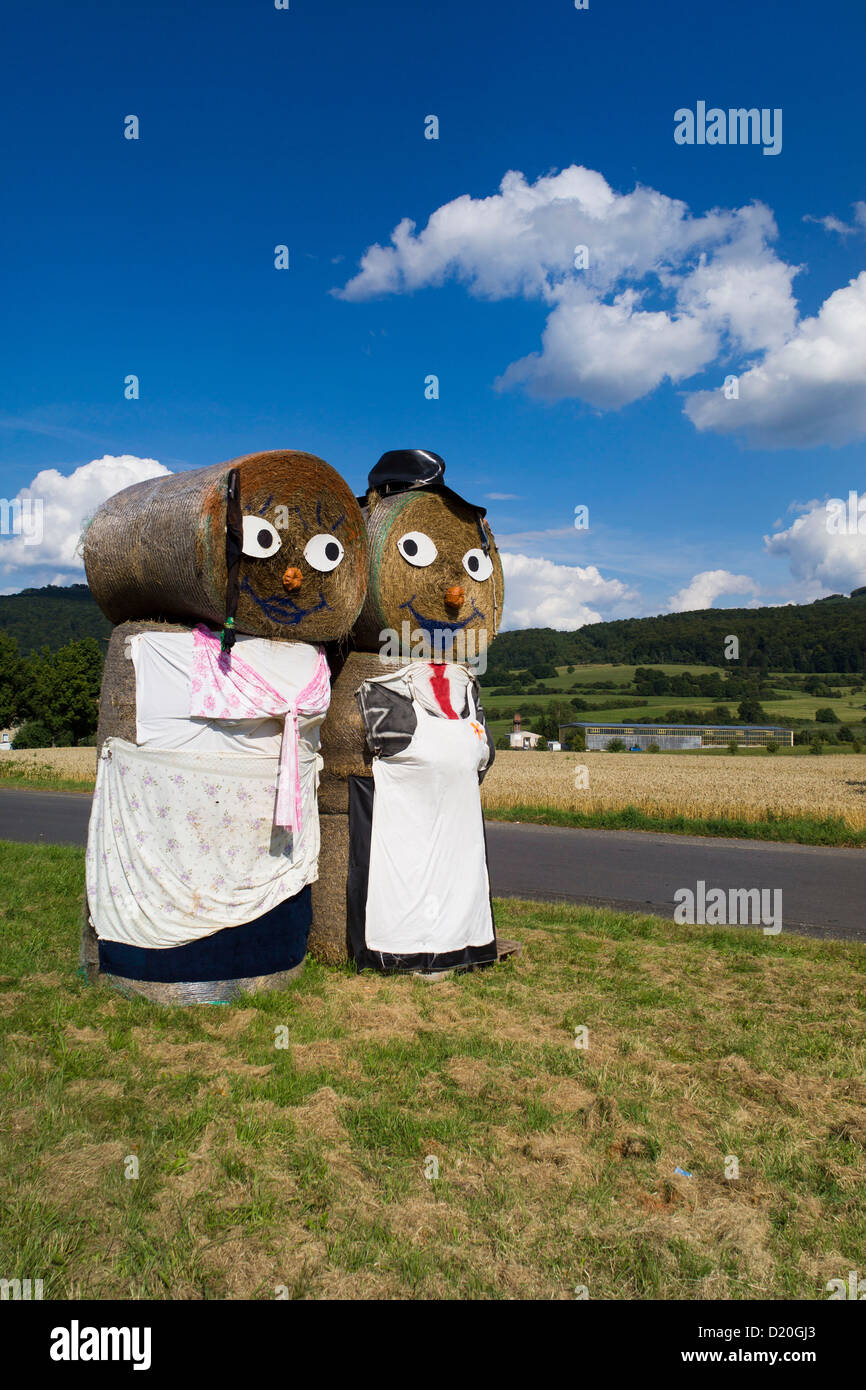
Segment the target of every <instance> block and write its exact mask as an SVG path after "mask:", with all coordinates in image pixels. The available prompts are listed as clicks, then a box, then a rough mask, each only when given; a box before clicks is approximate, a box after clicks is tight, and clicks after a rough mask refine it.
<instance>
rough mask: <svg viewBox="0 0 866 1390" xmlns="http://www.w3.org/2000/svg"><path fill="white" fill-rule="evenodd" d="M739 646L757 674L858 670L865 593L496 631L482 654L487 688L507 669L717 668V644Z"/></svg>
mask: <svg viewBox="0 0 866 1390" xmlns="http://www.w3.org/2000/svg"><path fill="white" fill-rule="evenodd" d="M731 635H733V636H735V637H737V638H738V640H739V662H738V665H739V667H740V668H741V669H742V668H744V667H745V668H756V669H758V670H765V671H802V672H805V673H809V672H818V673H820V672H824V671H827V672H830V671H835V672H839V673H844V672H846V671H847V672H860V671H866V589H855V590H854V592H853V593H852V595H851V596H850V598H846V597H845V595H844V594H834V595H833V596H832V597H831V598H825V599H818V600H817V601H816V602H815V603H806V604H790V605H788V606H786V607H784V608H702V609H699V610H697V611H695V612H691V613H665V614H662V615H661V616H659V617H657V618H625V619H622V620H620V621H618V622H609V623H592V624H590V625H589V626H587V627H582V628H578V629H577V631H576V632H556V631H554V629H553V628H549V627H544V628H525V629H523V630H522V631H518V632H503V633H502V634H501V635H500V636H499V637H497V639H496V641H495V642H494V643H493V645H492V646H491V647H490V650H489V652H488V655H487V666H488V674H487V677H486V680H487V682H488V683H495V682H496V681H500V680H503V679H504V678H505V677H506V675H507V673H508V672H509V671H521V670H527V671H530V672H532V674H533V675H536V676H538V677H542V678H543V677H545V676H548V675H553V674H554V672H553V670H552V669H551V668H553V667H555V666H570V665H574V666H579V665H583V664H586V663H588V662H613V663H616V664H623V665H632V666H657V665H661V664H665V663H675V664H678V665H683V664H688V663H690V662H691V663H693V664H694V665H701V666H724V665H725V664H726V662H725V640H726V638H727V637H729V636H731Z"/></svg>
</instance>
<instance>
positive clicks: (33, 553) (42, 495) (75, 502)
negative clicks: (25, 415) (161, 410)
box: [0, 454, 170, 587]
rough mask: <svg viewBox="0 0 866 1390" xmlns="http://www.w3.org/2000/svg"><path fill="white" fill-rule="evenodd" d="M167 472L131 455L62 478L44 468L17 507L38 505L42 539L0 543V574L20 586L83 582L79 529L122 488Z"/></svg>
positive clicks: (106, 458) (17, 538)
mask: <svg viewBox="0 0 866 1390" xmlns="http://www.w3.org/2000/svg"><path fill="white" fill-rule="evenodd" d="M168 472H170V469H168V468H165V467H164V466H163V464H161V463H157V461H156V459H142V458H137V457H136V456H135V455H134V454H121V455H118V456H114V455H112V454H106V455H105V456H104V457H103V458H101V459H93V460H92V462H90V463H85V464H82V465H81V467H80V468H76V469H75V470H74V472H72V473H70V474H68V475H65V474H63V473H60V472H59V471H58V470H57V469H56V468H44V469H42V471H41V472H39V473H37V474H36V477H35V478H34V479H33V481H32V483H30V485H29V486H28V487H23V488H22V489H21V491H20V492H19V493H18V497H17V499H16V500H17V501H18V502H25V501H26V500H28V499H29V500H30V501H31V502H32V503H34V504H35V503H38V502H40V501H41V504H42V539H41V541H40V542H39V543H38V544H28V542H27V539H26V537H25V536H24V535H14V536H10V537H8V538H4V539H2V540H0V574H3V575H4V576H7V575H10V574H12V573H15V574H20V585H19V587H20V586H22V585H28V586H37V585H39V584H49V583H51V584H75V583H80V582H81V581H82V580H83V578H84V565H83V562H82V560H81V556H80V555H79V554H78V542H79V538H80V536H81V529H82V525H83V523H84V521H85V520H87V519H88V518H89V517H91V516H92V515H93V513H94V512H95V511H96V509H97V507H98V506H100V504H101V503H102V502H104V501H105V499H106V498H107V497H110V496H111V495H112V493H115V492H120V491H121V489H122V488H125V487H129V486H130V485H131V484H132V483H138V482H142V481H144V479H146V478H156V477H161V476H162V475H163V474H166V473H168Z"/></svg>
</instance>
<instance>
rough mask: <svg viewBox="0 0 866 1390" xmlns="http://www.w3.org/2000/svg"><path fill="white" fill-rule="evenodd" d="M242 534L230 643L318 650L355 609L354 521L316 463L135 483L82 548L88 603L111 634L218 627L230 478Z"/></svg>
mask: <svg viewBox="0 0 866 1390" xmlns="http://www.w3.org/2000/svg"><path fill="white" fill-rule="evenodd" d="M232 470H236V473H237V479H238V484H239V501H240V508H239V512H236V513H235V515H234V518H233V521H234V524H235V525H236V526H237V527H238V528H239V529H240V528H242V546H243V549H242V554H241V557H240V562H239V568H238V588H237V606H236V611H235V627H236V629H237V631H238V632H243V633H248V634H250V635H252V636H257V637H269V638H276V639H284V640H289V641H301V642H326V641H331V640H335V639H337V638H339V637H341V636H344V635H345V634H346V633H347V632H348V631H349V630H350V628H351V626H352V623H353V622H354V620H355V618H356V616H357V614H358V611H359V609H360V607H361V603H362V600H363V597H364V589H365V585H366V571H367V550H366V539H365V530H364V522H363V517H362V515H361V510H360V508H359V506H358V503H357V501H356V500H355V498H354V496H353V495H352V492H351V490H350V489H349V487H348V485H347V484H346V483H345V482H344V481H343V479H342V478H341V477H340V475H339V474H338V473H337V472H336V471H335V470H334V469H333V468H331V466H330V465H329V464H327V463H325V461H324V460H323V459H320V458H317V457H316V456H315V455H314V454H306V453H298V452H296V451H293V450H288V449H275V450H271V451H269V452H267V453H260V454H247V455H245V456H243V457H242V458H238V459H232V460H231V461H230V462H228V463H220V464H215V465H213V466H212V467H209V468H199V469H195V470H193V471H191V472H188V473H176V474H172V475H171V476H170V477H167V478H165V477H163V478H153V479H151V480H149V481H147V482H143V483H135V484H134V485H133V486H132V487H128V488H125V489H124V490H123V491H122V492H118V493H116V494H115V495H114V496H113V497H109V498H108V500H107V501H106V502H105V503H103V505H102V507H100V509H99V511H98V512H97V513H96V515H95V516H94V518H93V520H92V521H91V523H90V525H89V527H88V529H87V534H86V536H85V540H84V564H85V569H86V570H87V580H88V583H89V585H90V589H91V592H92V593H93V596H94V598H95V599H96V601H97V603H98V604H99V606H100V608H101V609H102V611H103V613H105V615H106V617H108V618H110V619H111V621H112V622H114V623H121V622H125V621H127V620H129V619H135V618H150V619H153V618H163V619H169V620H177V619H180V620H185V621H187V622H196V621H200V620H204V621H206V622H210V623H212V624H214V625H217V626H219V625H221V624H222V623H223V621H224V619H225V617H226V589H227V578H228V571H227V561H226V529H227V520H228V519H229V503H228V484H229V475H230V473H231V472H232Z"/></svg>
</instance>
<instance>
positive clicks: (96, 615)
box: [0, 584, 111, 656]
mask: <svg viewBox="0 0 866 1390" xmlns="http://www.w3.org/2000/svg"><path fill="white" fill-rule="evenodd" d="M0 631H2V632H7V633H8V634H9V636H10V637H14V638H15V640H16V642H17V643H18V650H19V652H21V654H22V655H23V656H26V655H27V654H28V653H30V652H39V651H41V650H42V648H43V647H49V648H50V649H51V650H52V651H56V650H57V648H58V647H63V646H65V645H66V643H67V642H71V641H73V640H75V639H76V638H79V637H95V638H96V639H97V641H98V642H99V644H100V646H101V648H102V650H103V651H105V647H106V644H107V642H108V638H109V636H110V635H111V623H110V622H109V621H108V619H107V618H103V616H102V614H101V613H100V611H99V609H98V608H97V606H96V604H95V603H94V601H93V599H92V598H91V596H90V590H89V589H88V587H87V585H86V584H70V585H69V586H68V587H67V588H60V587H59V586H57V585H54V584H51V585H49V586H48V587H46V588H44V589H22V591H21V593H20V594H4V595H2V596H0Z"/></svg>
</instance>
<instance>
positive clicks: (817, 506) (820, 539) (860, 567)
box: [764, 492, 866, 597]
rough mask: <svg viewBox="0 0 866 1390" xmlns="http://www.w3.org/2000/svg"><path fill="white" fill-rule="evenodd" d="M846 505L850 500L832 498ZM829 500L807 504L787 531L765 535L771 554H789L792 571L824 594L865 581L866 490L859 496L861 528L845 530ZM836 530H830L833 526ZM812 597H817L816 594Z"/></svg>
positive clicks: (845, 591)
mask: <svg viewBox="0 0 866 1390" xmlns="http://www.w3.org/2000/svg"><path fill="white" fill-rule="evenodd" d="M833 500H834V501H838V502H840V503H842V502H844V503H845V505H846V510H847V504H848V499H847V498H840V499H833ZM835 510H836V509H833V508H830V509H828V504H827V502H821V501H818V500H813V501H811V502H807V503H805V505H804V507H803V508H802V512H801V515H800V516H798V517H797V518H796V519H795V520H794V522H793V523H792V524H791V526H789V527H788V528H787V529H786V530H784V531H779V532H777V533H776V534H775V535H772V536H765V537H764V546H765V548H766V549H767V551H769V553H770V554H771V555H786V556H787V557H788V562H789V566H790V570H791V574H792V575H793V577H794V578H795V579H797V580H800V581H802V582H804V583H806V584H808V585H809V586H810V588H813V589H814V588H817V587H818V586H820V591H822V592H824V593H848V592H849V591H850V590H851V589H858V588H860V586H861V585H862V584H866V492H864V493H863V495H862V498H861V499H860V509H859V517H858V521H859V525H860V526H861V527H862V533H861V531H860V530H857V531H855V532H853V534H849V531H848V529H847V526H846V525H845V522H844V520H843V523H842V529H841V530H840V527H839V524H838V522H837V521H836V519H835V516H834V511H835ZM831 527H832V528H833V529H830V528H831ZM813 596H815V597H817V593H814V594H813Z"/></svg>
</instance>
